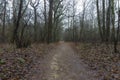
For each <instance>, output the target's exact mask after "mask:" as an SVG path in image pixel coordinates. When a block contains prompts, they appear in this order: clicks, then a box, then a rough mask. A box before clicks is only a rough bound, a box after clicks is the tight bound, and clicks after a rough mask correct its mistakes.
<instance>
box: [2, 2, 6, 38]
mask: <svg viewBox="0 0 120 80" xmlns="http://www.w3.org/2000/svg"><path fill="white" fill-rule="evenodd" d="M6 4H7V2H6V0H5V1H4V14H3V28H2V37H3V40H5V39H4V38H5V26H6V25H5V23H6Z"/></svg>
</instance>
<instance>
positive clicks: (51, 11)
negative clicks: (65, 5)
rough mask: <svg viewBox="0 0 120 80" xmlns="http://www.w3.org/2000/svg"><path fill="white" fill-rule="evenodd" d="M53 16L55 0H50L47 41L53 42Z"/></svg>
mask: <svg viewBox="0 0 120 80" xmlns="http://www.w3.org/2000/svg"><path fill="white" fill-rule="evenodd" d="M52 16H53V0H49V18H48V37H47V43H48V44H49V43H51V42H52V26H53V25H52V22H53V21H52Z"/></svg>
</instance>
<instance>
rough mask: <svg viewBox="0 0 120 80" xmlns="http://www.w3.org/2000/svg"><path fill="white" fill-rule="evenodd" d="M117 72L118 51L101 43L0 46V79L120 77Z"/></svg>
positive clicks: (119, 66) (119, 69)
mask: <svg viewBox="0 0 120 80" xmlns="http://www.w3.org/2000/svg"><path fill="white" fill-rule="evenodd" d="M99 48H100V49H99ZM103 49H104V50H103ZM98 51H99V52H98ZM110 51H111V50H109V52H110ZM105 52H106V53H105ZM107 69H108V70H107ZM119 72H120V56H119V54H116V55H112V54H111V55H109V54H108V51H107V49H106V48H105V46H104V47H103V46H101V45H100V46H98V45H91V44H77V45H75V44H73V43H65V42H59V43H55V44H50V45H46V44H39V45H38V44H34V45H32V46H31V47H29V48H27V49H24V48H23V49H15V48H14V47H13V45H0V80H120V73H119ZM103 75H104V76H103Z"/></svg>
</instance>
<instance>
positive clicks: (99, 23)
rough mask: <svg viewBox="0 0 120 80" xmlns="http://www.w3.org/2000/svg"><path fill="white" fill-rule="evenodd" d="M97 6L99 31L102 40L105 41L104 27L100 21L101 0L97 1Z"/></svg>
mask: <svg viewBox="0 0 120 80" xmlns="http://www.w3.org/2000/svg"><path fill="white" fill-rule="evenodd" d="M96 6H97V19H98V27H99V33H100V37H101V41H103V40H104V39H103V33H102V28H101V21H100V14H99V0H97V1H96Z"/></svg>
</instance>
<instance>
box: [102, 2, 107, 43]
mask: <svg viewBox="0 0 120 80" xmlns="http://www.w3.org/2000/svg"><path fill="white" fill-rule="evenodd" d="M102 5H103V27H102V31H103V36H104V37H103V41H105V38H106V36H105V35H106V31H105V29H106V26H105V0H102Z"/></svg>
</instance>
